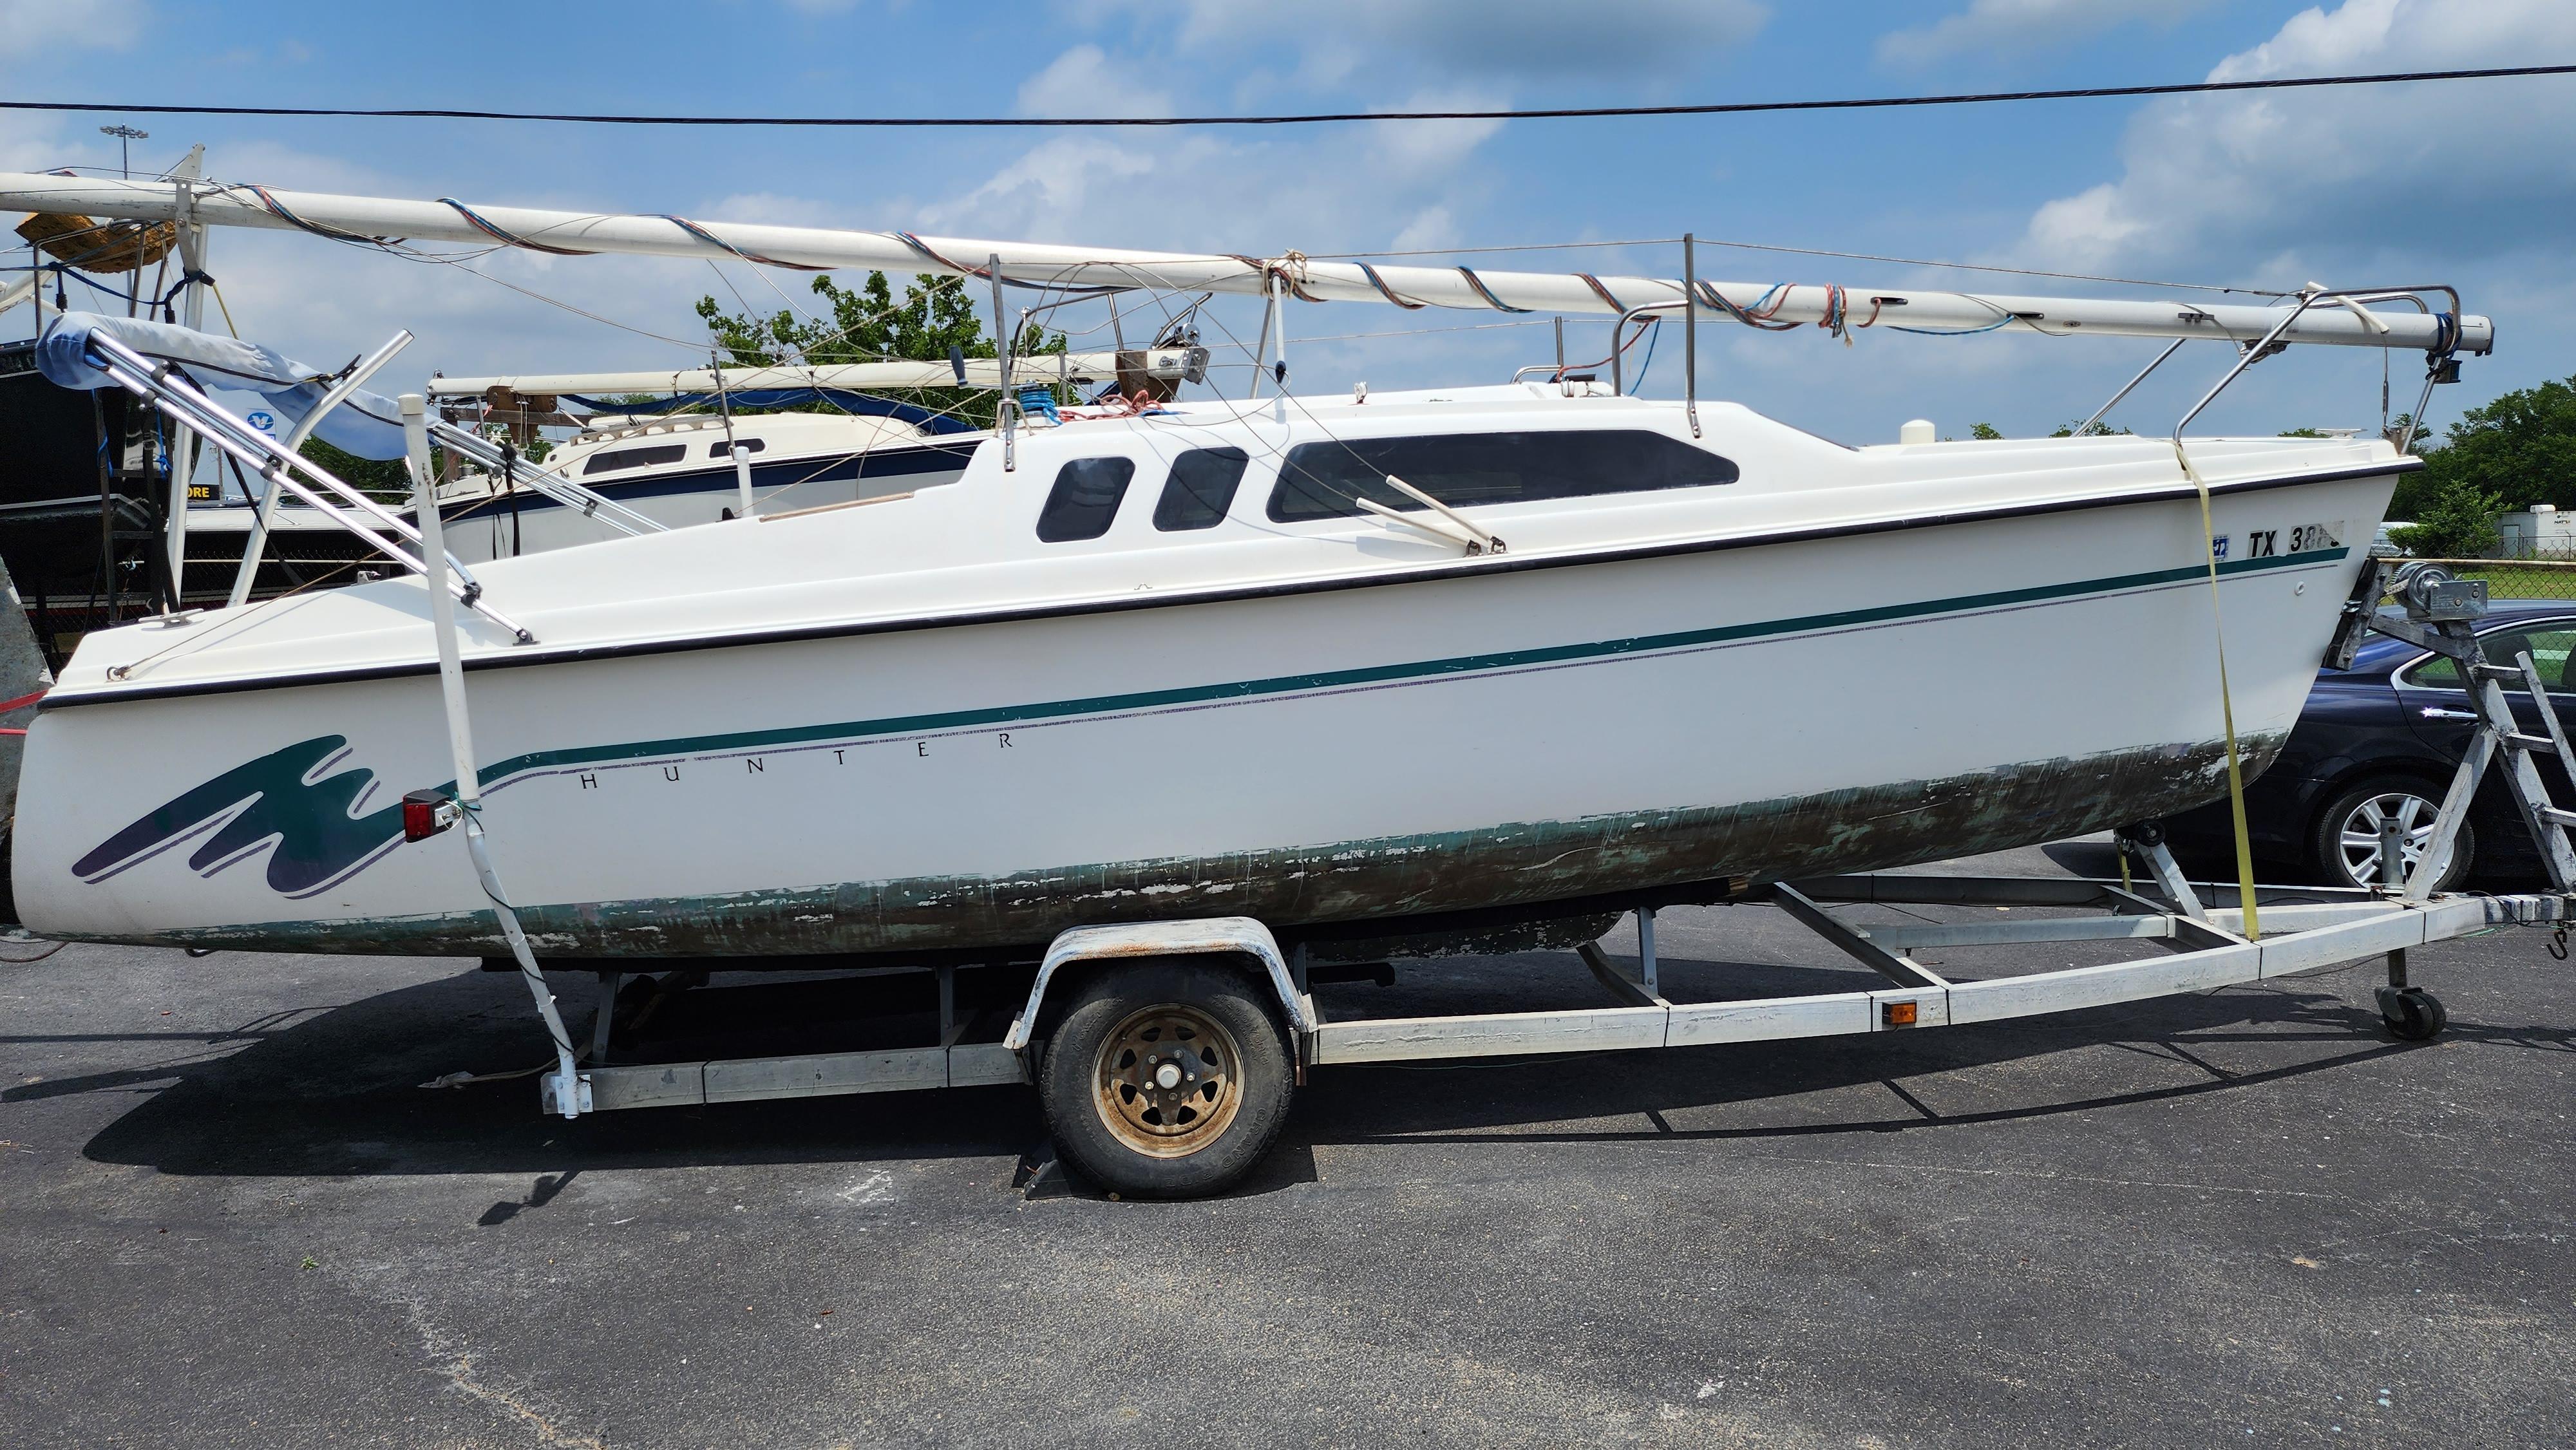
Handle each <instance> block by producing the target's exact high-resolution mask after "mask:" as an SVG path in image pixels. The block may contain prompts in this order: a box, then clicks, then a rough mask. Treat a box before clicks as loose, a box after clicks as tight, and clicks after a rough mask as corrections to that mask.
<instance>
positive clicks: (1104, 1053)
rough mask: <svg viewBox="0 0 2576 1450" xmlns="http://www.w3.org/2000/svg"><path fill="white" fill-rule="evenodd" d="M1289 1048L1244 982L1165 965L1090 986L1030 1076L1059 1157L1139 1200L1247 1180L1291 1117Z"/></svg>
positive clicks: (1118, 973) (1181, 962) (1146, 965)
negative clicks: (1035, 1078) (1035, 1075)
mask: <svg viewBox="0 0 2576 1450" xmlns="http://www.w3.org/2000/svg"><path fill="white" fill-rule="evenodd" d="M1294 1090H1295V1079H1294V1075H1293V1072H1292V1069H1291V1065H1290V1062H1289V1056H1288V1044H1287V1040H1286V1037H1285V1035H1284V1034H1283V1033H1282V1032H1281V1031H1280V1028H1279V1024H1278V1022H1277V1020H1276V1019H1275V1018H1273V1017H1272V1015H1271V1013H1270V1009H1269V1007H1268V1005H1267V1004H1266V1003H1265V1002H1264V1001H1263V1000H1262V999H1261V998H1260V997H1259V996H1257V995H1256V994H1255V992H1254V990H1253V988H1252V986H1251V984H1250V983H1248V982H1246V981H1245V980H1244V979H1243V978H1242V977H1241V976H1239V975H1238V974H1236V973H1234V972H1230V971H1227V970H1225V969H1224V968H1222V967H1217V966H1213V965H1203V964H1200V963H1198V962H1194V961H1191V960H1189V959H1185V958H1184V959H1164V960H1160V961H1150V962H1139V963H1135V964H1132V965H1124V966H1117V967H1112V968H1110V969H1109V970H1106V971H1104V972H1102V973H1100V974H1099V975H1098V976H1096V977H1094V978H1092V979H1091V981H1090V982H1089V983H1087V984H1086V985H1085V986H1084V987H1083V989H1082V991H1081V992H1080V993H1079V994H1077V995H1076V996H1075V998H1074V999H1073V1003H1072V1005H1071V1006H1070V1007H1069V1008H1067V1009H1066V1011H1065V1014H1064V1017H1063V1019H1062V1020H1061V1021H1060V1022H1058V1023H1057V1024H1056V1028H1055V1031H1054V1033H1053V1034H1052V1036H1051V1037H1050V1039H1049V1041H1048V1043H1047V1047H1046V1055H1045V1058H1044V1059H1043V1061H1042V1063H1041V1064H1040V1067H1039V1072H1038V1096H1039V1101H1040V1103H1041V1104H1042V1105H1043V1107H1044V1108H1045V1110H1046V1119H1047V1130H1048V1131H1049V1132H1050V1133H1051V1134H1053V1136H1054V1138H1055V1143H1056V1148H1057V1150H1058V1151H1059V1152H1061V1153H1062V1154H1063V1155H1064V1156H1065V1158H1066V1160H1067V1161H1068V1162H1069V1163H1070V1164H1071V1165H1072V1166H1073V1167H1075V1168H1076V1169H1078V1170H1080V1171H1081V1172H1082V1174H1083V1175H1084V1176H1085V1177H1087V1178H1089V1179H1091V1180H1092V1181H1093V1182H1095V1183H1098V1184H1100V1185H1101V1186H1102V1187H1105V1188H1108V1189H1111V1190H1113V1191H1115V1192H1117V1193H1120V1194H1124V1195H1128V1196H1131V1197H1137V1198H1187V1197H1191V1196H1194V1195H1197V1194H1203V1193H1214V1192H1216V1191H1218V1190H1220V1189H1223V1188H1225V1187H1226V1186H1228V1185H1230V1184H1232V1183H1234V1182H1235V1181H1236V1180H1238V1179H1240V1178H1242V1177H1243V1175H1244V1174H1246V1173H1248V1172H1250V1171H1252V1168H1253V1166H1254V1165H1255V1164H1257V1163H1259V1162H1260V1161H1261V1155H1262V1154H1264V1153H1267V1152H1268V1151H1269V1150H1270V1144H1271V1142H1272V1141H1273V1140H1274V1139H1276V1138H1277V1137H1278V1136H1279V1129H1280V1127H1281V1125H1282V1124H1284V1123H1285V1122H1286V1121H1287V1118H1288V1099H1289V1096H1290V1094H1291V1093H1292V1092H1293V1091H1294Z"/></svg>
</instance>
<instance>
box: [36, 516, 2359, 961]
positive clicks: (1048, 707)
mask: <svg viewBox="0 0 2576 1450" xmlns="http://www.w3.org/2000/svg"><path fill="white" fill-rule="evenodd" d="M2392 481H2393V473H2375V474H2359V475H2349V476H2344V477H2338V478H2330V479H2326V480H2323V481H2317V482H2296V483H2288V484H2283V485H2278V486H2261V487H2254V488H2248V489H2245V490H2243V491H2238V492H2227V493H2223V494H2222V495H2221V496H2220V497H2219V498H2218V499H2217V500H2216V510H2217V528H2218V531H2219V532H2220V533H2221V534H2227V535H2231V536H2233V537H2236V538H2238V539H2245V540H2250V539H2252V538H2253V537H2255V536H2256V535H2258V534H2263V533H2269V534H2271V535H2273V536H2274V542H2275V544H2276V549H2275V551H2274V552H2271V553H2269V554H2257V555H2256V556H2255V557H2242V556H2241V555H2242V554H2243V553H2244V552H2246V551H2245V550H2243V549H2240V551H2239V552H2240V557H2237V558H2234V559H2231V560H2229V561H2228V562H2227V564H2226V566H2225V567H2226V572H2225V574H2224V576H2223V579H2224V582H2223V585H2222V592H2223V596H2224V605H2223V614H2224V619H2225V625H2226V641H2227V661H2228V666H2229V668H2230V671H2231V677H2232V680H2233V684H2234V709H2235V719H2236V722H2237V728H2238V730H2239V731H2240V732H2241V734H2242V739H2243V742H2244V745H2245V749H2246V753H2247V757H2248V760H2247V767H2248V770H2249V771H2251V770H2254V769H2258V768H2259V767H2260V766H2261V764H2262V763H2263V762H2264V761H2265V760H2267V759H2268V758H2269V754H2270V751H2271V750H2272V749H2273V747H2274V746H2276V745H2277V743H2278V741H2279V740H2280V739H2281V738H2282V737H2283V736H2284V735H2286V733H2287V732H2288V730H2289V728H2290V726H2291V724H2292V723H2293V722H2294V721H2295V719H2296V718H2297V715H2298V712H2299V709H2300V706H2301V704H2302V702H2303V701H2304V699H2305V698H2306V695H2307V693H2308V688H2309V684H2310V682H2311V680H2312V679H2313V677H2314V672H2315V667H2316V663H2317V659H2318V656H2319V653H2320V651H2321V650H2322V648H2323V647H2324V645H2325V643H2326V640H2327V638H2328V636H2329V634H2330V632H2331V630H2332V628H2333V624H2334V621H2335V618H2336V615H2337V612H2338V609H2339V607H2340V605H2341V604H2342V602H2343V600H2344V598H2345V596H2346V594H2347V592H2348V590H2349V587H2350V584H2351V581H2352V578H2353V573H2354V570H2355V569H2356V568H2357V567H2358V564H2359V561H2360V557H2361V554H2362V547H2361V546H2362V545H2366V543H2367V541H2368V539H2369V538H2370V535H2371V528H2372V526H2373V525H2374V524H2375V523H2376V521H2377V520H2378V519H2379V517H2380V515H2381V512H2382V510H2383V508H2384V506H2385V504H2386V502H2387V498H2388V493H2389V489H2390V486H2391V483H2392ZM2316 526H2325V528H2324V531H2323V532H2322V533H2319V534H2312V533H2309V532H2308V530H2309V529H2311V528H2312V527H2316ZM2294 544H2297V545H2302V546H2300V547H2294ZM2203 553H2204V543H2203V536H2202V521H2201V514H2200V505H2199V503H2198V502H2197V501H2196V500H2193V499H2191V498H2190V497H2189V496H2188V495H2184V496H2182V497H2179V498H2177V497H2175V496H2174V495H2173V494H2172V493H2170V492H2167V493H2166V494H2165V495H2164V496H2163V497H2161V498H2158V499H2156V500H2154V501H2147V502H2131V503H2116V504H2097V505H2090V506H2085V507H2080V508H2072V509H2067V510H2063V511H2052V510H2047V509H2031V510H2026V511H2022V512H2020V513H2018V514H2017V515H2015V516H2008V517H1987V518H1982V519H1976V520H1972V521H1964V522H1959V523H1952V524H1942V525H1937V526H1929V527H1917V528H1894V529H1887V528H1881V529H1877V530H1875V531H1868V532H1854V533H1850V534H1847V535H1843V536H1837V537H1810V538H1804V539H1797V540H1791V541H1778V542H1761V541H1747V540H1732V541H1727V542H1725V543H1723V544H1709V545H1705V546H1698V545H1694V546H1677V547H1673V548H1670V549H1665V550H1661V551H1654V552H1646V551H1632V552H1630V553H1628V554H1625V555H1621V556H1615V557H1609V558H1604V559H1599V560H1593V561H1577V560H1544V561H1535V560H1534V561H1529V562H1530V563H1531V564H1532V565H1534V567H1524V568H1503V569H1498V570H1496V571H1494V572H1487V573H1481V574H1473V575H1467V576H1453V577H1448V578H1441V579H1431V580H1413V581H1403V580H1393V581H1373V582H1360V583H1352V582H1348V581H1344V582H1340V583H1336V584H1331V585H1328V586H1324V587H1313V588H1305V587H1300V588H1295V589H1284V590H1280V591H1276V592H1270V593H1255V592H1248V591H1246V592H1241V593H1239V594H1238V595H1237V597H1232V598H1227V599H1223V600H1220V601H1214V602H1182V601H1174V602H1170V603H1162V604H1146V603H1132V604H1131V603H1121V604H1119V605H1117V606H1094V607H1087V608H1084V609H1082V610H1079V611H1066V612H1062V613H1055V614H1046V613H1044V612H1038V613H1037V615H1036V617H1022V618H1016V619H1010V620H1003V621H996V622H982V623H962V624H947V625H942V626H938V627H908V628H898V629H883V630H870V631H863V632H852V633H847V634H842V635H837V636H829V637H821V638H806V639H800V640H794V641H784V642H775V643H730V644H725V645H722V646H718V647H701V648H688V649H680V650H674V651H667V652H653V653H635V654H630V655H624V656H619V657H612V658H597V659H591V660H587V661H581V662H560V663H540V664H533V665H529V666H526V667H521V668H492V669H477V670H474V671H472V672H470V673H469V675H468V680H469V684H470V689H471V700H472V711H473V723H474V731H475V737H476V741H477V746H478V751H479V755H480V759H481V763H482V768H483V770H484V771H485V777H484V784H485V790H486V792H487V797H486V804H485V808H484V814H483V820H484V823H485V825H486V828H487V830H488V832H489V836H490V840H491V843H492V849H493V854H494V856H495V858H496V860H497V863H498V866H499V868H500V871H501V873H502V877H503V879H504V881H505V882H506V883H507V885H508V888H509V891H510V893H511V895H512V897H513V899H514V901H515V903H516V904H517V905H518V906H519V909H520V912H521V916H522V919H523V920H524V921H525V922H526V924H527V926H528V928H529V930H530V932H531V934H532V936H533V937H534V938H535V941H536V944H537V949H538V951H539V952H540V953H541V954H543V955H547V956H551V957H558V958H561V957H591V956H597V957H618V956H626V957H681V956H694V955H741V954H755V953H758V954H769V953H782V954H794V953H821V952H845V951H889V952H899V951H911V950H925V949H940V948H962V949H980V948H995V949H1001V948H1011V947H1019V946H1026V945H1029V944H1034V943H1043V942H1044V941H1045V940H1047V939H1048V938H1049V937H1050V936H1052V935H1053V934H1054V933H1055V932H1057V931H1059V930H1061V929H1063V928H1065V927H1069V926H1073V925H1077V924H1084V923H1095V922H1105V921H1118V920H1131V919H1147V918H1172V917H1192V916H1214V915H1229V914H1241V915H1250V916H1255V917H1259V918H1261V919H1263V920H1264V921H1267V922H1270V923H1272V924H1274V925H1276V926H1281V927H1295V926H1299V925H1312V924H1318V923H1329V922H1356V921H1362V920H1372V921H1374V920H1387V919H1397V918H1416V919H1419V918H1429V917H1436V916H1437V915H1439V914H1441V913H1453V912H1465V911H1470V910H1477V909H1487V908H1493V907H1498V906H1502V907H1509V906H1522V905H1526V906H1536V905H1540V904H1546V903H1567V904H1569V905H1572V904H1578V903H1580V902H1582V901H1583V900H1584V899H1586V898H1603V897H1607V896H1611V895H1614V894H1616V893H1620V892H1628V891H1638V890H1647V889H1656V888H1664V887H1670V886H1673V885H1676V884H1679V883H1692V882H1706V881H1714V880H1719V879H1722V878H1729V877H1739V876H1753V877H1776V876H1788V875H1799V874H1805V873H1813V872H1820V871H1826V870H1853V869H1871V868H1881V867H1890V866H1897V865H1902V864H1906V863H1909V862H1915V861H1921V860H1925V859H1932V858H1936V857H1940V856H1946V855H1951V854H1956V853H1960V852H1965V851H1976V850H1986V849H2000V848H2004V847H2009V846H2014V845H2020V844H2027V843H2032V842H2038V841H2045V840H2051V839H2057V838H2060V837H2063V836H2066V835H2069V834H2074V833H2079V832H2084V831H2090V830H2096V829H2100V828H2103V827H2106V826H2110V825H2115V824H2122V823H2125V822H2128V821H2132V820H2137V819H2140V818H2143V817H2148V816H2152V815H2156V814H2159V813H2163V812H2166V811H2170V810H2175V809H2179V808H2182V807H2186V806H2190V805H2193V804H2196V803H2199V802H2202V801H2206V800H2208V799H2211V798H2213V797H2214V796H2216V795H2218V794H2220V793H2222V792H2223V791H2224V789H2225V785H2224V775H2223V768H2222V749H2221V744H2220V742H2221V725H2220V705H2219V688H2218V664H2217V659H2216V654H2215V648H2214V646H2215V633H2214V630H2213V624H2212V600H2211V590H2210V586H2209V583H2208V582H2207V579H2206V577H2205V575H2204V573H2203V572H2202V571H2201V570H2200V569H2199V568H2196V567H2194V566H2193V565H2192V564H2191V563H2190V562H2189V561H2192V560H2195V559H2197V558H2200V557H2201V556H2202V555H2203ZM174 740H186V741H190V742H197V743H198V746H199V748H197V749H193V750H187V751H179V750H173V749H172V748H171V746H172V742H173V741H174ZM28 745H29V755H28V760H29V769H28V775H27V779H26V782H25V785H24V787H23V790H22V794H21V797H20V807H19V826H18V849H17V855H16V861H15V878H16V888H17V899H18V902H19V905H20V908H21V911H22V913H23V915H24V917H25V920H26V922H27V924H28V925H29V926H30V927H32V928H34V929H35V930H36V931H38V932H40V933H43V934H45V935H48V936H54V937H63V938H77V939H93V940H116V941H135V942H156V943H189V944H198V945H209V946H216V945H221V946H238V947H257V948H264V949H284V950H296V951H325V952H327V951H346V952H421V953H457V954H465V953H479V952H488V951H494V950H498V949H499V945H498V944H499V937H498V934H497V930H496V928H495V926H494V923H493V918H492V916H491V915H490V913H489V912H488V911H487V910H486V909H485V906H484V900H483V897H482V895H481V893H480V891H479V890H478V888H477V886H476V883H475V880H474V877H473V874H472V872H471V870H470V869H469V866H468V862H467V859H466V853H465V851H464V848H463V846H462V844H461V843H460V842H459V840H458V839H457V838H456V837H455V836H454V835H452V834H451V835H446V836H440V837H435V838H432V839H430V840H428V841H424V842H418V843H410V844H406V843H404V842H403V841H402V839H401V833H400V826H399V812H398V810H397V808H396V805H395V803H396V802H397V801H398V799H399V797H400V796H401V795H402V794H403V792H405V791H407V790H412V789H418V788H424V787H432V786H438V785H440V784H441V783H443V782H447V781H448V780H449V778H450V776H451V775H452V770H451V769H450V767H449V765H448V763H447V761H448V755H447V744H446V738H445V735H444V729H443V723H442V717H441V712H440V706H439V699H438V687H437V683H436V681H435V679H434V678H431V677H429V676H427V675H425V674H421V673H417V672H413V673H406V674H403V675H401V676H400V677H396V678H383V679H358V680H347V681H341V682H336V683H327V684H318V685H307V686H299V687H285V688H278V687H266V688H256V689H244V690H239V691H235V692H231V693H213V694H201V695H194V696H190V697H187V698H184V699H171V700H150V699H145V700H130V701H121V702H119V701H104V700H103V701H99V702H95V703H86V704H78V705H75V706H73V707H71V708H64V709H54V710H48V711H46V712H45V713H43V714H42V715H40V716H39V717H38V719H37V721H36V723H35V725H34V727H33V730H32V733H31V735H30V737H29V741H28Z"/></svg>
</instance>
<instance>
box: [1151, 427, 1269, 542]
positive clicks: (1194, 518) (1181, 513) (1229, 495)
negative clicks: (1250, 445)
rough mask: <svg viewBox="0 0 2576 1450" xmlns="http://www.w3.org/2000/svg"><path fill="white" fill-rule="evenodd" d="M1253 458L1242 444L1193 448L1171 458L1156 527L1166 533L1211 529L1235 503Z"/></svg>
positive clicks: (1157, 505)
mask: <svg viewBox="0 0 2576 1450" xmlns="http://www.w3.org/2000/svg"><path fill="white" fill-rule="evenodd" d="M1251 462H1252V460H1251V459H1249V458H1247V457H1245V456H1244V452H1243V450H1242V449H1240V448H1193V449H1191V450H1190V451H1189V452H1187V453H1184V454H1182V455H1181V456H1180V457H1178V458H1175V459H1173V460H1172V473H1171V476H1170V477H1169V478H1166V479H1164V480H1163V496H1162V497H1161V498H1159V499H1157V500H1155V502H1154V527H1155V528H1158V529H1161V530H1162V531H1164V532H1165V533H1180V532H1183V531H1186V530H1189V529H1212V528H1215V527H1216V526H1217V525H1218V524H1221V523H1223V522H1225V515H1226V511H1227V510H1228V509H1231V508H1233V507H1234V491H1235V489H1236V488H1237V487H1239V486H1240V485H1241V484H1242V483H1243V470H1244V469H1245V468H1246V467H1248V466H1250V464H1251Z"/></svg>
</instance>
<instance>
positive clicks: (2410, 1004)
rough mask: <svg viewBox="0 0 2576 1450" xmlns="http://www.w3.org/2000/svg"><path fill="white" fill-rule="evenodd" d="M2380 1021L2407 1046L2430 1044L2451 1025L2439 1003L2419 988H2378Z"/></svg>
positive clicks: (2438, 1000)
mask: <svg viewBox="0 0 2576 1450" xmlns="http://www.w3.org/2000/svg"><path fill="white" fill-rule="evenodd" d="M2379 1017H2380V1020H2381V1021H2383V1022H2386V1023H2387V1024H2388V1030H2389V1032H2390V1033H2391V1034H2392V1035H2394V1036H2396V1037H2397V1038H2399V1039H2400V1040H2402V1041H2406V1042H2429V1041H2431V1040H2432V1039H2434V1038H2436V1037H2439V1036H2441V1035H2442V1029H2443V1028H2445V1027H2448V1026H2450V1025H2451V1014H2450V1013H2449V1012H2447V1011H2445V1010H2443V1007H2442V999H2441V998H2439V997H2436V996H2434V995H2433V994H2432V993H2430V992H2427V991H2425V990H2424V989H2423V988H2421V987H2382V988H2380V989H2379Z"/></svg>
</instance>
